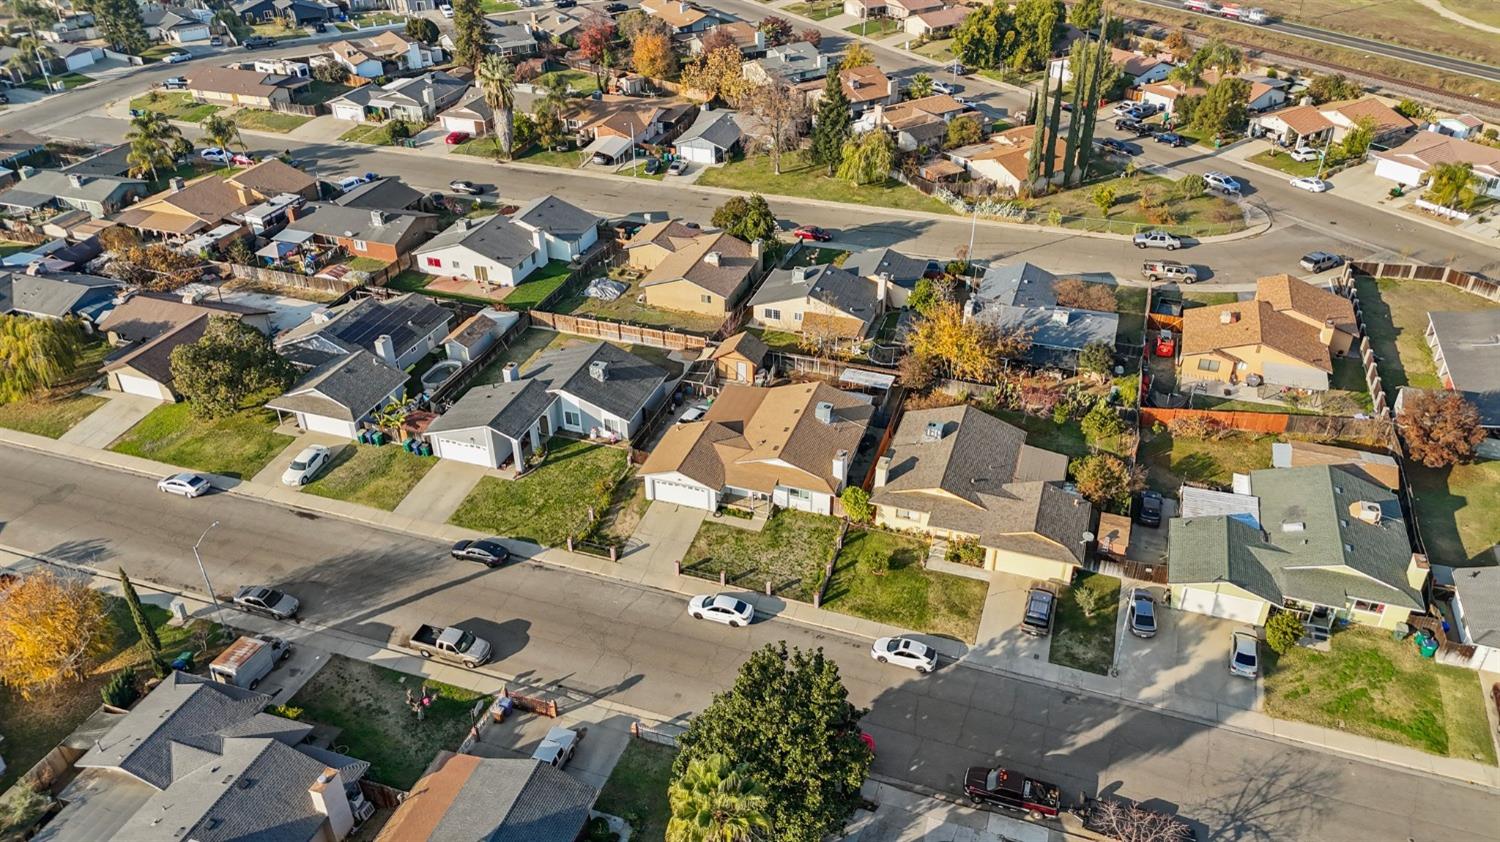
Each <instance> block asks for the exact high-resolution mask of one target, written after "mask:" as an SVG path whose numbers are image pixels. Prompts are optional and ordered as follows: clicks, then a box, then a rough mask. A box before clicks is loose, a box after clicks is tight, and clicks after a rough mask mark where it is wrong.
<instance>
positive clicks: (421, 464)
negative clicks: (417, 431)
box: [302, 444, 437, 511]
mask: <svg viewBox="0 0 1500 842" xmlns="http://www.w3.org/2000/svg"><path fill="white" fill-rule="evenodd" d="M436 464H437V458H436V457H433V456H414V455H412V454H410V453H407V452H406V450H405V449H403V448H401V447H398V446H396V445H385V446H376V445H369V444H351V445H348V446H346V447H344V448H343V449H342V450H340V451H339V454H338V455H337V456H335V457H334V460H333V467H332V468H330V469H329V470H327V471H325V472H324V473H323V475H322V476H321V477H319V478H318V479H316V480H314V481H313V482H310V483H308V484H307V485H306V486H304V487H303V488H302V490H303V491H304V492H305V493H307V494H316V495H318V496H319V497H331V498H333V499H334V500H347V501H349V502H350V503H358V504H360V505H362V506H374V507H375V508H377V509H385V510H386V511H391V510H392V509H394V508H396V504H397V503H400V502H401V501H402V499H404V498H405V497H406V495H407V494H408V493H409V492H410V491H411V490H412V487H413V486H415V485H416V484H417V483H418V482H419V481H420V480H421V479H422V477H423V476H425V475H426V474H427V472H428V471H430V470H432V466H433V465H436Z"/></svg>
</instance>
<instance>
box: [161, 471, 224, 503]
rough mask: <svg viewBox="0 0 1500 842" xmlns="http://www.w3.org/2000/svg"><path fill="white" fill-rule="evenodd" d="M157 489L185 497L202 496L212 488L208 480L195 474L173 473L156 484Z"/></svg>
mask: <svg viewBox="0 0 1500 842" xmlns="http://www.w3.org/2000/svg"><path fill="white" fill-rule="evenodd" d="M156 490H157V491H165V492H166V493H168V494H181V495H182V496H184V497H187V498H193V497H202V496H203V495H204V494H207V493H208V492H210V491H212V490H213V486H212V485H210V484H209V482H208V480H206V479H204V478H203V477H201V476H199V475H197V474H173V475H171V476H169V477H167V478H166V479H163V480H162V481H161V482H158V483H157V484H156Z"/></svg>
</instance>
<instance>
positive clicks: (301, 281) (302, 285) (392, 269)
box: [217, 263, 401, 295]
mask: <svg viewBox="0 0 1500 842" xmlns="http://www.w3.org/2000/svg"><path fill="white" fill-rule="evenodd" d="M217 265H218V266H220V267H222V268H225V269H227V270H228V271H229V274H230V275H233V276H234V277H236V278H244V279H246V280H250V281H255V282H256V283H260V284H266V285H267V286H277V287H284V288H287V289H306V290H312V291H314V292H326V293H330V294H333V295H342V294H343V293H346V292H349V291H350V290H355V289H359V288H360V287H362V286H365V285H366V284H383V283H385V282H386V281H387V280H388V279H389V278H391V277H392V276H394V275H396V274H397V273H398V272H400V271H401V269H400V268H399V267H400V263H388V264H386V265H385V266H384V267H382V268H380V269H377V270H375V271H373V272H363V271H359V272H355V271H351V272H349V273H348V274H346V275H344V276H342V277H338V278H330V277H326V276H322V275H302V274H298V273H296V272H283V271H281V270H280V269H268V268H265V267H262V266H242V265H240V264H238V263H219V264H217Z"/></svg>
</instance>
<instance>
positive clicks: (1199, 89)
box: [1141, 82, 1208, 116]
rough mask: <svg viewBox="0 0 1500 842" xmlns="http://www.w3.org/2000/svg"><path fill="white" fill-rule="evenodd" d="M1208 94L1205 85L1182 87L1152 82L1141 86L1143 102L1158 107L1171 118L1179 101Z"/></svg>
mask: <svg viewBox="0 0 1500 842" xmlns="http://www.w3.org/2000/svg"><path fill="white" fill-rule="evenodd" d="M1206 93H1208V88H1207V87H1206V83H1205V85H1182V84H1179V83H1177V82H1152V83H1150V84H1147V85H1142V86H1141V102H1144V103H1146V104H1147V105H1154V106H1156V108H1157V110H1159V111H1161V112H1162V113H1163V114H1166V115H1168V116H1171V114H1172V112H1173V111H1174V110H1175V109H1176V108H1177V102H1178V100H1180V99H1182V98H1183V97H1189V96H1203V95H1204V94H1206Z"/></svg>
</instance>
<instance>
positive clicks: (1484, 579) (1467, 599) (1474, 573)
mask: <svg viewBox="0 0 1500 842" xmlns="http://www.w3.org/2000/svg"><path fill="white" fill-rule="evenodd" d="M1433 577H1434V578H1435V579H1440V580H1441V581H1446V582H1449V583H1451V584H1452V585H1453V589H1454V590H1455V591H1457V592H1458V601H1459V603H1460V604H1461V605H1462V606H1463V613H1464V626H1465V627H1466V629H1467V630H1468V632H1469V634H1470V635H1471V636H1472V637H1473V639H1474V642H1475V643H1478V644H1480V645H1483V646H1491V647H1495V648H1497V649H1500V567H1434V568H1433Z"/></svg>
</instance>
